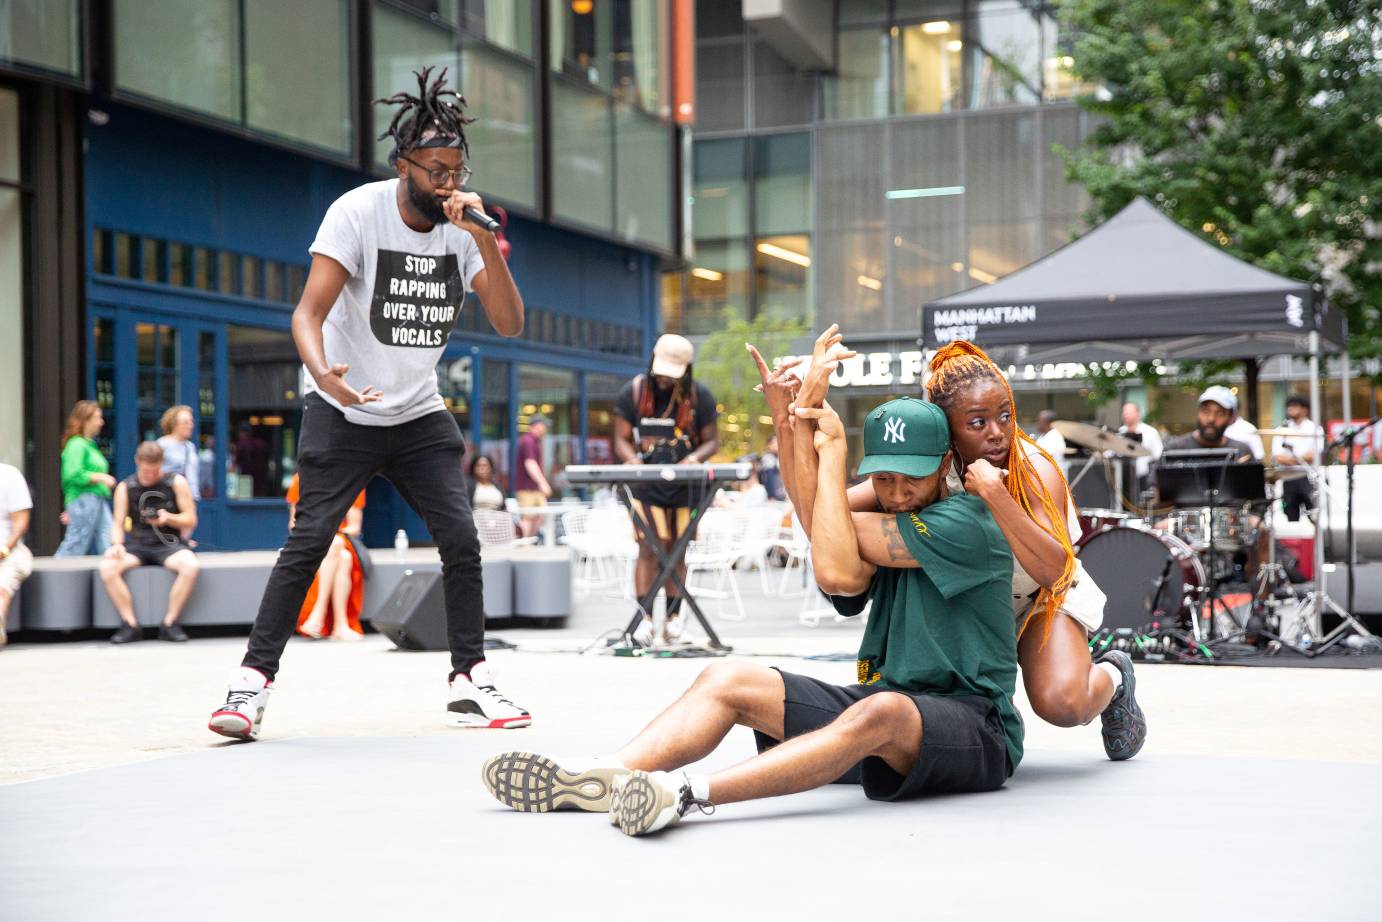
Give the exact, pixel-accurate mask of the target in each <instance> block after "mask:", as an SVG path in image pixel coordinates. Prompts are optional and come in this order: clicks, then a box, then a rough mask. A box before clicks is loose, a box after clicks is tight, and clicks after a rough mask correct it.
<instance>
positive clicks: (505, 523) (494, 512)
mask: <svg viewBox="0 0 1382 922" xmlns="http://www.w3.org/2000/svg"><path fill="white" fill-rule="evenodd" d="M474 515H475V530H476V531H477V532H479V534H480V546H481V547H521V546H523V545H528V544H535V543H536V542H537V539H536V538H519V537H518V532H517V529H515V528H514V522H513V516H512V515H510V514H509V513H507V512H500V511H499V510H498V509H476V510H475V513H474Z"/></svg>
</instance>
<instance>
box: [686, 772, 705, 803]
mask: <svg viewBox="0 0 1382 922" xmlns="http://www.w3.org/2000/svg"><path fill="white" fill-rule="evenodd" d="M683 774H685V775H686V781H687V783H688V784H690V785H691V796H692V797H694V798H696V799H697V800H710V776H709V775H693V774H691V773H690V772H684V773H683Z"/></svg>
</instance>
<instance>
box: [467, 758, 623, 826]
mask: <svg viewBox="0 0 1382 922" xmlns="http://www.w3.org/2000/svg"><path fill="white" fill-rule="evenodd" d="M621 774H624V772H621V771H620V770H619V769H616V768H592V769H588V770H586V771H582V772H568V771H566V770H565V769H564V768H562V767H561V766H560V765H558V764H557V763H556V762H554V761H553V760H551V759H549V758H547V757H546V756H540V755H537V754H536V753H531V752H505V753H501V754H500V755H497V756H494V757H493V758H491V759H490V760H489V761H487V762H485V765H484V767H483V768H482V769H481V772H480V775H481V778H482V779H483V780H484V784H485V788H486V790H488V791H489V792H490V794H492V795H493V796H494V799H495V800H497V801H499V802H500V803H501V804H504V805H505V806H506V807H510V808H512V809H514V810H518V811H519V812H522V813H550V812H551V811H553V810H561V809H576V810H584V811H586V812H587V813H604V812H606V811H608V810H609V801H610V792H611V790H612V789H613V787H614V779H615V778H616V777H617V776H619V775H621Z"/></svg>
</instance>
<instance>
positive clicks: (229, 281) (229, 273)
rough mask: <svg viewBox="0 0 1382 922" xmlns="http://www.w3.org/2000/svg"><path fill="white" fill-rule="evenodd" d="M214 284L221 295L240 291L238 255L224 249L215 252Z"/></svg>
mask: <svg viewBox="0 0 1382 922" xmlns="http://www.w3.org/2000/svg"><path fill="white" fill-rule="evenodd" d="M216 286H217V290H218V291H220V292H221V294H223V295H238V294H239V293H240V257H239V256H238V255H237V254H235V253H228V252H226V251H225V250H222V251H221V252H219V253H217V254H216Z"/></svg>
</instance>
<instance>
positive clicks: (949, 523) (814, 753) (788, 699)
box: [482, 398, 1022, 835]
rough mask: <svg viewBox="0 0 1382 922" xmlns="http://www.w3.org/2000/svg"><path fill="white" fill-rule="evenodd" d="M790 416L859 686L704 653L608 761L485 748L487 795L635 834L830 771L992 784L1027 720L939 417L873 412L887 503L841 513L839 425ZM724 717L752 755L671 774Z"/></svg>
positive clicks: (982, 540) (876, 469)
mask: <svg viewBox="0 0 1382 922" xmlns="http://www.w3.org/2000/svg"><path fill="white" fill-rule="evenodd" d="M797 414H798V416H799V417H800V420H799V421H800V422H804V423H806V425H803V426H800V427H799V429H798V432H799V433H800V432H803V430H806V429H809V428H811V426H812V424H814V428H815V431H814V438H813V439H812V441H811V444H813V445H814V451H815V454H816V455H818V464H817V465H816V467H817V472H816V473H817V487H816V490H815V499H814V502H813V506H812V508H813V514H812V516H811V518H812V520H813V526H812V527H813V541H812V548H811V559H812V562H813V564H814V566H815V568H816V578H817V581H818V582H819V583H820V585H821V588H822V589H824V590H825V591H827V592H829V593H832V594H834V595H846V596H856V597H857V604H856V605H855V606H854V611H855V612H856V613H857V612H859V611H862V610H863V607H864V603H865V601H870V602H872V614H871V615H870V617H869V624H868V628H867V630H866V632H865V634H864V639H863V641H862V643H861V644H860V648H859V684H856V685H850V686H843V687H842V686H837V685H831V684H829V683H826V682H822V681H819V680H817V679H812V678H808V677H805V676H798V675H793V674H791V673H787V672H780V671H778V670H776V669H770V668H767V667H764V666H756V665H752V664H748V663H729V662H727V663H717V664H716V665H713V666H711V667H709V668H708V669H706V670H705V671H703V672H702V673H701V674H700V676H699V677H698V678H697V679H696V682H695V683H694V684H693V685H692V686H691V688H690V690H688V691H687V692H686V693H685V694H684V695H683V696H682V697H681V698H680V699H679V700H678V701H677V702H676V703H674V704H673V705H672V706H671V707H669V708H668V709H667V710H665V711H663V712H662V714H660V715H659V716H658V717H657V718H656V719H655V720H654V721H653V722H652V723H651V724H649V725H648V727H647V728H646V729H645V730H644V731H643V732H642V733H640V734H639V735H638V736H637V737H636V738H635V739H634V740H633V741H632V742H631V743H629V744H628V745H627V746H625V747H624V748H623V749H622V750H620V751H619V752H617V753H615V754H614V755H613V756H610V757H604V758H599V759H585V760H571V759H550V758H546V757H544V756H539V755H534V754H532V753H526V752H508V753H503V754H501V755H498V756H495V757H494V758H492V759H490V760H489V761H488V762H486V763H485V766H484V769H483V772H482V777H483V780H484V783H485V785H486V787H487V788H489V790H490V793H492V794H493V795H494V796H495V797H496V798H497V799H498V800H499V801H501V802H502V803H504V804H507V805H508V806H510V807H513V808H514V809H515V810H522V811H526V812H546V811H548V810H552V809H559V808H562V807H575V808H578V809H583V810H590V811H597V812H598V811H604V810H608V811H609V813H610V822H611V823H613V824H614V825H616V826H618V827H619V828H620V829H621V830H622V831H623V832H625V833H627V834H629V835H642V834H645V833H650V832H656V831H657V830H659V829H662V828H664V827H666V826H669V825H671V824H673V823H676V822H677V821H679V820H680V819H681V818H682V817H683V816H684V815H685V814H686V813H687V811H688V810H690V809H691V808H692V807H695V808H698V809H701V810H702V811H706V810H708V809H709V808H711V807H712V806H719V805H723V804H729V803H734V802H736V801H743V800H752V799H757V798H762V797H775V796H779V795H783V794H793V793H797V792H799V791H808V790H811V789H812V788H816V787H819V786H821V785H824V784H829V783H830V782H832V781H838V782H844V783H855V784H860V785H862V786H863V789H864V793H865V794H866V795H867V796H868V797H870V798H872V799H874V800H901V799H904V798H909V797H916V796H918V795H922V794H929V793H936V792H950V793H956V792H970V791H990V790H994V789H996V788H999V787H1001V786H1002V785H1003V783H1004V782H1005V781H1006V780H1007V778H1008V776H1009V775H1011V774H1012V771H1013V769H1014V767H1016V765H1017V763H1018V761H1019V760H1020V759H1021V758H1022V722H1021V720H1020V719H1019V718H1018V716H1017V712H1016V710H1014V708H1013V704H1012V695H1013V691H1014V687H1015V684H1016V681H1017V644H1016V639H1015V637H1014V631H1015V627H1014V622H1013V617H1012V609H1011V605H1010V601H1009V595H1010V584H1011V578H1012V555H1011V551H1010V550H1009V548H1008V544H1007V541H1006V540H1005V539H1004V537H1003V533H1002V531H1000V530H999V528H998V526H997V524H996V523H995V522H994V520H993V518H992V516H991V515H990V514H989V512H988V509H987V507H986V506H985V505H984V504H983V502H982V501H980V500H979V499H977V498H976V497H974V496H969V495H957V496H952V497H949V498H946V497H945V487H944V484H945V472H946V471H947V470H948V469H949V466H950V462H951V451H950V432H949V427H948V425H947V423H946V418H945V414H944V413H943V412H942V411H941V410H940V408H939V407H936V406H935V405H934V404H930V403H926V402H924V401H921V400H915V399H912V398H902V399H900V400H893V401H890V402H888V403H885V404H883V405H882V406H880V407H877V408H875V409H874V410H873V411H872V412H870V413H869V415H868V418H867V420H866V421H865V423H864V446H865V457H864V459H863V461H862V462H861V464H860V466H859V471H860V473H866V474H869V475H870V476H871V477H872V478H873V479H874V482H875V486H876V487H877V489H878V496H879V499H880V502H881V503H882V504H883V505H884V508H886V509H887V510H888V511H887V512H885V513H878V512H854V513H851V512H850V511H849V504H848V499H847V498H846V496H845V471H846V456H847V453H848V452H847V446H846V441H845V430H844V426H843V424H842V423H841V422H840V418H839V417H838V416H837V415H836V414H835V412H834V411H833V410H831V409H829V408H828V407H827V408H825V409H806V408H803V409H799V410H797ZM811 438H812V436H811V435H804V436H802V437H801V440H802V441H806V440H807V439H811ZM799 450H808V451H809V450H810V449H809V448H806V446H804V445H803V446H802V447H801V448H800V449H799ZM736 725H738V726H746V727H750V728H752V729H753V730H754V732H755V734H756V736H757V738H758V744H759V754H758V755H757V756H755V757H754V758H752V759H749V760H748V761H747V762H744V763H742V764H740V765H737V766H735V767H733V768H730V769H728V770H725V771H721V772H717V773H715V774H713V775H709V776H706V775H696V774H692V773H689V772H686V771H684V770H682V768H683V766H686V765H689V764H691V763H693V762H696V761H698V760H700V759H702V758H704V757H705V756H707V755H709V754H710V752H711V751H712V750H714V748H715V747H716V746H717V745H718V744H719V743H720V741H721V740H722V739H724V737H725V736H726V734H728V733H729V731H730V729H731V728H732V727H734V726H736Z"/></svg>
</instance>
